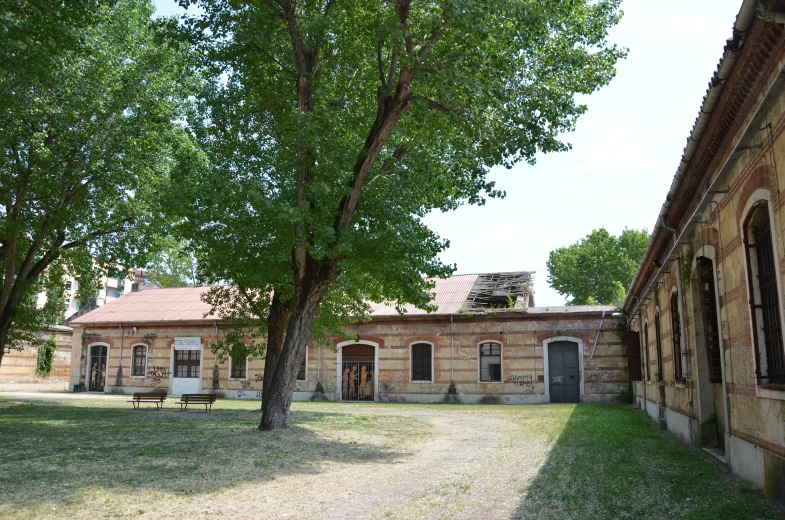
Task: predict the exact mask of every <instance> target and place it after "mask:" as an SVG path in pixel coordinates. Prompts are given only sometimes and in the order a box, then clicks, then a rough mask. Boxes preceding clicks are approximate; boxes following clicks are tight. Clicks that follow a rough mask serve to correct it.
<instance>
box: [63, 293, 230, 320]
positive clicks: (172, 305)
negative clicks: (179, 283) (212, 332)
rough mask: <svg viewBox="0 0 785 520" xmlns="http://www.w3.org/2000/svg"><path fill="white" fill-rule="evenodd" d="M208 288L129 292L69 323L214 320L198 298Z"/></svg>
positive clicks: (214, 317)
mask: <svg viewBox="0 0 785 520" xmlns="http://www.w3.org/2000/svg"><path fill="white" fill-rule="evenodd" d="M209 290H210V287H177V288H174V289H148V290H146V291H139V292H131V293H127V294H125V295H124V296H121V297H120V298H117V299H116V300H112V301H111V302H109V303H107V304H106V305H103V306H101V307H98V308H97V309H95V310H94V311H90V312H88V313H87V314H84V315H82V316H79V317H78V318H76V319H75V320H73V321H72V322H71V323H82V324H87V323H121V322H129V323H130V322H133V323H139V322H161V321H200V320H215V319H218V317H217V316H215V315H212V314H210V305H208V304H206V303H205V302H203V301H202V298H201V297H202V295H203V294H204V293H206V292H207V291H209ZM205 315H206V316H205Z"/></svg>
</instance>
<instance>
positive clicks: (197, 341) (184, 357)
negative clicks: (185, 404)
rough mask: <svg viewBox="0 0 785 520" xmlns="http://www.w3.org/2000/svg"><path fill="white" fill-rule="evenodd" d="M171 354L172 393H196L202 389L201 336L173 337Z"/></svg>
mask: <svg viewBox="0 0 785 520" xmlns="http://www.w3.org/2000/svg"><path fill="white" fill-rule="evenodd" d="M173 349H174V351H173V353H172V354H173V355H172V362H173V363H172V366H173V367H174V370H173V371H172V391H171V393H172V395H174V396H181V395H183V394H198V393H201V390H202V341H201V338H175V340H174V345H173Z"/></svg>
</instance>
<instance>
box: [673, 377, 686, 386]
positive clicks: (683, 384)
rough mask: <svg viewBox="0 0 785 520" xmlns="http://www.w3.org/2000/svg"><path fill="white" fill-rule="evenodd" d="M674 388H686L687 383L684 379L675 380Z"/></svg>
mask: <svg viewBox="0 0 785 520" xmlns="http://www.w3.org/2000/svg"><path fill="white" fill-rule="evenodd" d="M674 386H675V387H676V388H685V387H686V386H687V381H685V380H684V379H677V380H676V383H675V385H674Z"/></svg>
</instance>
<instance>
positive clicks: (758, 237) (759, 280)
mask: <svg viewBox="0 0 785 520" xmlns="http://www.w3.org/2000/svg"><path fill="white" fill-rule="evenodd" d="M744 246H745V249H746V253H747V274H748V276H747V278H748V280H749V285H750V288H749V290H750V299H749V302H750V314H751V316H752V328H753V342H754V346H755V363H756V370H755V372H756V376H757V380H758V384H761V385H785V352H783V342H782V324H781V322H780V302H779V289H778V284H777V262H776V261H775V258H776V257H775V255H774V241H773V238H772V234H771V224H770V219H769V207H768V202H767V201H761V202H759V203H757V204H755V205H754V206H753V207H752V210H750V213H749V215H748V216H747V220H746V221H745V224H744Z"/></svg>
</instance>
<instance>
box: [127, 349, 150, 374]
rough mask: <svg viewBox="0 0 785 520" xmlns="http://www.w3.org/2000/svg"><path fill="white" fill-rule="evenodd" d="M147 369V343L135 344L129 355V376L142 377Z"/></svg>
mask: <svg viewBox="0 0 785 520" xmlns="http://www.w3.org/2000/svg"><path fill="white" fill-rule="evenodd" d="M145 370H147V345H136V346H134V348H133V352H132V355H131V376H133V377H144V375H145Z"/></svg>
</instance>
